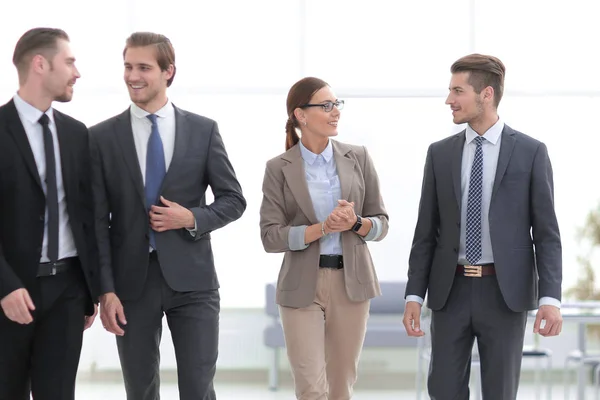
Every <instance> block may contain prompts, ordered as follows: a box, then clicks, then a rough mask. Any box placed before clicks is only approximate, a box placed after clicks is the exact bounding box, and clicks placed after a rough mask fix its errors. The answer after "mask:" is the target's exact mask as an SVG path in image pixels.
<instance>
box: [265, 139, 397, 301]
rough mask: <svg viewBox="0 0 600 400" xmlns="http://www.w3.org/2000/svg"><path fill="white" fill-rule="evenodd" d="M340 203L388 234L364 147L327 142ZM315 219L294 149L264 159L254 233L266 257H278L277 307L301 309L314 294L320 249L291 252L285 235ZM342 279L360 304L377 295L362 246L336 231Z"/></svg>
mask: <svg viewBox="0 0 600 400" xmlns="http://www.w3.org/2000/svg"><path fill="white" fill-rule="evenodd" d="M332 144H333V154H334V158H335V163H336V167H337V172H338V176H339V178H340V184H341V186H342V199H344V200H347V201H350V202H354V209H355V211H356V213H357V214H359V215H361V216H363V217H376V218H379V221H381V225H382V233H381V235H380V236H379V238H377V240H382V239H383V238H384V237H385V236H386V235H387V232H388V214H387V212H386V210H385V206H384V204H383V199H382V198H381V192H380V191H379V179H378V177H377V172H376V171H375V166H374V165H373V161H372V160H371V157H369V154H368V153H367V150H366V148H364V147H360V146H353V145H349V144H345V143H340V142H338V141H335V140H332ZM319 222H322V221H318V220H317V217H316V215H315V210H314V207H313V203H312V200H311V198H310V193H309V191H308V185H307V183H306V176H305V172H304V162H303V160H302V154H301V152H300V147H299V146H298V145H296V146H294V147H292V148H291V149H289V150H288V151H287V152H285V153H283V154H281V155H279V156H277V157H275V158H273V159H272V160H269V162H267V167H266V170H265V178H264V182H263V200H262V204H261V207H260V233H261V239H262V243H263V246H264V248H265V250H266V251H267V252H269V253H284V256H283V263H282V265H281V270H280V272H279V279H278V281H277V295H276V297H277V304H280V305H282V306H286V307H296V308H299V307H306V306H308V305H309V304H311V303H312V302H313V300H314V298H315V295H316V291H317V277H318V271H319V256H320V246H319V241H318V240H317V241H314V242H312V243H311V244H310V245H309V246H308V247H307V248H306V249H304V250H301V251H292V250H290V249H289V247H288V233H289V230H290V228H291V227H292V226H298V225H313V224H317V223H319ZM342 252H343V257H344V280H345V283H346V292H347V294H348V297H349V298H350V300H352V301H364V300H367V299H370V298H373V297H375V296H379V295H381V289H380V287H379V281H378V280H377V274H376V272H375V267H374V265H373V260H372V259H371V253H370V252H369V248H368V247H367V243H366V242H365V241H364V240H363V239H362V238H361V237H359V236H358V235H357V234H356V233H354V232H351V231H346V232H342Z"/></svg>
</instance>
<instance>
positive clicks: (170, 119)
mask: <svg viewBox="0 0 600 400" xmlns="http://www.w3.org/2000/svg"><path fill="white" fill-rule="evenodd" d="M154 114H155V115H156V116H157V117H158V118H157V119H156V123H157V124H158V133H159V134H160V139H161V140H162V144H163V150H164V153H165V167H166V170H167V171H168V170H169V165H170V164H171V160H172V159H173V150H174V149H175V109H174V108H173V105H172V104H171V102H170V101H169V100H167V104H165V105H164V107H163V108H161V109H160V110H158V111H157V112H155V113H154ZM148 115H150V113H149V112H148V111H144V110H142V109H141V108H140V107H138V106H137V105H135V104H131V130H132V131H133V142H134V143H135V151H136V153H137V156H138V161H139V163H140V170H141V171H142V179H143V183H144V186H145V185H146V154H147V153H148V140H149V139H150V133H151V132H152V122H150V120H149V119H148V117H147V116H148Z"/></svg>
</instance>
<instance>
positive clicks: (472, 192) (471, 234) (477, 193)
mask: <svg viewBox="0 0 600 400" xmlns="http://www.w3.org/2000/svg"><path fill="white" fill-rule="evenodd" d="M484 140H485V138H483V137H481V136H477V137H476V138H475V139H474V140H473V142H475V145H476V146H477V147H476V148H475V157H474V158H473V165H472V166H471V177H470V178H469V195H468V196H469V197H468V198H467V232H466V233H467V234H466V256H467V261H468V262H469V264H471V265H474V264H476V263H477V262H478V261H479V260H480V259H481V198H482V195H483V148H482V145H483V141H484Z"/></svg>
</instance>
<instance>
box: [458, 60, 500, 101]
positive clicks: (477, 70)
mask: <svg viewBox="0 0 600 400" xmlns="http://www.w3.org/2000/svg"><path fill="white" fill-rule="evenodd" d="M450 71H451V72H452V73H453V74H455V73H457V72H469V85H471V86H473V89H474V90H475V93H477V94H479V93H481V91H482V90H483V89H485V88H486V87H488V86H491V87H492V88H493V89H494V105H495V106H496V107H498V104H500V100H501V99H502V94H503V93H504V74H505V73H506V68H505V67H504V64H503V63H502V61H500V60H499V59H498V58H496V57H494V56H488V55H484V54H470V55H468V56H464V57H462V58H460V59H458V60H457V61H456V62H455V63H454V64H452V67H450Z"/></svg>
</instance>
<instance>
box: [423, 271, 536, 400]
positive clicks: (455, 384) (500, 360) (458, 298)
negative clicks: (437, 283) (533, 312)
mask: <svg viewBox="0 0 600 400" xmlns="http://www.w3.org/2000/svg"><path fill="white" fill-rule="evenodd" d="M526 323H527V313H526V312H514V311H512V310H510V309H509V308H508V306H507V305H506V303H505V302H504V299H503V297H502V294H501V293H500V288H499V287H498V281H497V279H496V277H495V276H494V275H491V276H484V277H482V278H468V277H464V276H457V277H455V279H454V284H453V286H452V289H451V291H450V295H449V297H448V301H447V303H446V305H445V306H444V308H442V309H441V310H439V311H434V312H433V315H432V320H431V341H432V349H431V362H430V366H429V380H428V389H429V395H430V396H431V399H433V400H468V399H469V387H468V384H469V374H470V371H471V351H472V348H473V342H474V339H475V338H477V344H478V350H479V356H480V360H481V384H482V392H483V393H482V394H483V399H484V400H511V399H516V398H517V390H518V387H519V377H520V373H521V360H522V354H523V338H524V335H525V325H526Z"/></svg>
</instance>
